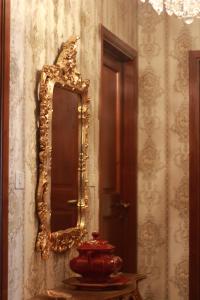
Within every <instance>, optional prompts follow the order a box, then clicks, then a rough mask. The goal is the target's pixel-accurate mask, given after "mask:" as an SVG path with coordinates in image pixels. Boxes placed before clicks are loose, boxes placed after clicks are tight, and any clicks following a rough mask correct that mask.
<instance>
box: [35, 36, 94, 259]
mask: <svg viewBox="0 0 200 300" xmlns="http://www.w3.org/2000/svg"><path fill="white" fill-rule="evenodd" d="M77 40H78V38H76V37H72V38H71V39H70V40H69V41H68V42H66V43H64V44H63V45H62V49H61V52H60V54H59V56H58V59H57V61H56V63H55V65H50V66H44V67H43V69H42V72H41V78H40V84H39V101H40V114H39V179H38V188H37V199H36V202H37V213H38V217H39V232H38V236H37V242H36V249H37V250H39V251H41V254H42V257H43V258H44V259H46V258H48V256H49V251H51V250H52V251H55V252H63V251H66V250H67V249H69V248H71V247H72V246H74V245H77V244H78V243H79V242H80V241H81V240H82V238H83V237H84V236H85V234H86V225H85V212H86V209H87V203H88V186H87V159H88V155H87V149H88V125H89V113H88V105H89V99H88V86H89V81H88V80H83V79H82V78H81V75H80V73H78V72H77V70H76V53H77V51H76V47H77V46H76V43H77Z"/></svg>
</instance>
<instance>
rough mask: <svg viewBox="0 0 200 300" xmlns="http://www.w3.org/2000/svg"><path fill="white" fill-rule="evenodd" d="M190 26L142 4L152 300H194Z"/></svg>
mask: <svg viewBox="0 0 200 300" xmlns="http://www.w3.org/2000/svg"><path fill="white" fill-rule="evenodd" d="M192 49H200V20H198V21H197V20H196V21H195V22H194V23H193V24H192V25H190V26H188V25H185V24H184V23H183V22H182V21H181V20H179V19H177V18H175V17H166V16H158V15H157V14H156V13H155V12H154V11H153V9H152V8H151V6H150V5H143V4H140V5H139V9H138V51H139V146H138V147H139V158H138V160H139V172H138V176H139V182H138V210H139V211H138V213H139V215H138V223H139V229H138V233H139V236H138V254H139V257H138V265H139V271H140V272H144V273H146V274H147V275H148V279H147V280H146V281H145V282H144V283H143V284H142V286H141V290H142V294H143V296H144V299H145V300H188V183H189V177H188V176H189V169H188V146H189V145H188V121H189V120H188V103H189V99H188V50H192Z"/></svg>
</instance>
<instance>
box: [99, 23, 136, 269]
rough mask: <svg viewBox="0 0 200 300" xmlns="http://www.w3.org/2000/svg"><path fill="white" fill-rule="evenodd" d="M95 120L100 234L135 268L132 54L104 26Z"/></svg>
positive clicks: (134, 116)
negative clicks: (98, 137)
mask: <svg viewBox="0 0 200 300" xmlns="http://www.w3.org/2000/svg"><path fill="white" fill-rule="evenodd" d="M99 119H100V147H99V179H100V180H99V196H100V233H101V235H102V237H103V238H105V239H108V240H109V241H110V242H111V243H112V244H114V245H115V246H116V253H117V254H118V255H120V256H121V257H122V259H123V261H124V270H125V271H128V272H136V268H137V263H136V257H137V253H136V243H137V234H136V232H137V213H136V202H137V58H136V52H135V51H134V50H133V49H131V48H130V47H128V46H127V45H126V44H124V43H123V42H122V41H121V40H119V39H118V38H117V37H116V36H114V35H113V34H112V33H111V32H109V31H108V30H107V29H105V28H102V72H101V101H100V113H99Z"/></svg>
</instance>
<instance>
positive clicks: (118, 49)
mask: <svg viewBox="0 0 200 300" xmlns="http://www.w3.org/2000/svg"><path fill="white" fill-rule="evenodd" d="M100 36H101V78H102V76H103V65H104V53H108V54H110V56H112V57H113V58H116V60H118V61H120V62H122V63H123V74H124V78H126V80H124V89H123V101H124V110H125V112H124V113H125V114H126V112H127V113H128V112H131V113H129V114H128V116H127V118H126V120H124V123H123V130H124V131H126V132H127V135H128V136H129V139H127V138H126V140H124V141H123V149H122V152H123V153H128V152H130V151H127V150H128V149H129V147H131V149H132V153H133V154H131V158H132V160H131V164H129V161H130V160H129V157H128V156H126V157H125V158H124V160H123V164H124V165H128V164H129V170H128V171H127V170H126V171H125V168H124V169H123V171H122V174H123V175H122V176H123V178H125V176H127V174H128V176H129V178H130V180H129V181H130V182H129V183H128V182H127V185H128V184H129V185H130V186H131V188H132V189H133V191H134V192H133V193H132V194H131V195H132V198H133V199H134V201H133V203H131V206H130V208H129V215H131V218H129V220H128V221H127V224H126V226H127V228H128V229H129V228H131V237H132V238H131V239H130V241H129V242H130V247H129V249H126V255H127V257H129V256H130V252H131V255H132V257H133V260H132V262H130V265H129V268H130V270H131V271H132V272H136V271H137V200H136V199H137V117H138V100H137V99H138V59H137V51H135V50H134V49H133V48H132V47H130V46H129V45H127V44H126V43H125V42H123V41H122V40H121V39H119V38H118V37H117V36H116V35H114V34H113V33H112V32H110V31H109V30H108V29H107V28H105V27H104V26H103V25H100ZM131 76H132V77H131ZM130 78H132V79H131V80H132V81H131V82H130ZM130 85H132V86H133V88H132V89H131V90H130ZM101 90H102V89H100V91H101ZM101 93H102V92H100V105H99V120H101V116H100V112H101V103H102V101H101V99H102V97H103V96H102V94H101ZM132 124H134V126H132ZM131 126H132V127H131ZM100 143H101V133H100ZM99 164H100V162H99ZM122 181H124V179H122ZM100 188H101V176H100V178H99V193H100ZM129 188H130V187H129ZM129 188H127V190H129ZM124 190H126V189H124ZM123 194H124V198H126V191H124V192H123ZM99 221H100V222H99V223H100V224H99V226H100V228H101V203H100V211H99ZM130 270H129V271H130Z"/></svg>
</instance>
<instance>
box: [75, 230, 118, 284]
mask: <svg viewBox="0 0 200 300" xmlns="http://www.w3.org/2000/svg"><path fill="white" fill-rule="evenodd" d="M92 236H93V239H92V240H90V241H87V242H84V243H82V244H81V245H80V246H79V247H78V248H77V250H78V252H79V256H77V257H75V258H73V259H72V260H71V261H70V267H71V269H72V271H74V272H76V273H78V274H80V275H82V281H83V282H91V283H92V282H106V281H108V280H109V278H110V275H111V274H116V273H117V272H118V271H119V270H120V269H121V267H122V259H121V258H120V257H119V256H115V255H114V254H113V252H114V249H115V247H114V246H112V245H110V244H109V243H108V242H107V241H104V240H101V239H100V238H99V234H98V233H97V232H93V233H92Z"/></svg>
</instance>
